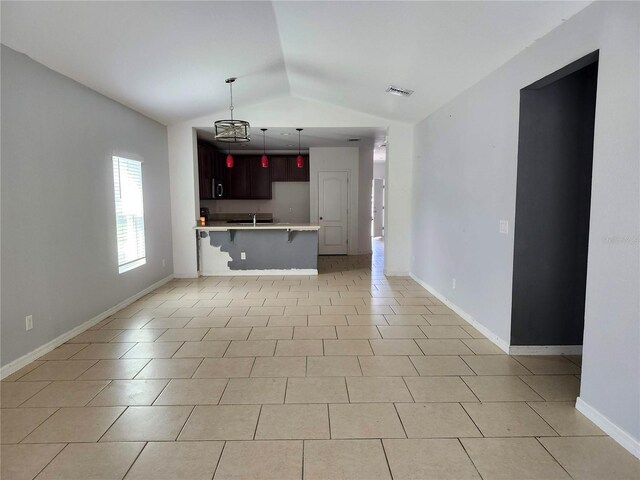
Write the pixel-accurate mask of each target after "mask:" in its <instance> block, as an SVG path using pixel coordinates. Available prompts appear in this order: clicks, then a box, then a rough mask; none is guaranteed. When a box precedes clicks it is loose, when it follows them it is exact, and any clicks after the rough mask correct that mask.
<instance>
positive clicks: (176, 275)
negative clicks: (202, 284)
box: [173, 272, 199, 278]
mask: <svg viewBox="0 0 640 480" xmlns="http://www.w3.org/2000/svg"><path fill="white" fill-rule="evenodd" d="M198 277H199V274H198V272H195V273H174V274H173V278H198Z"/></svg>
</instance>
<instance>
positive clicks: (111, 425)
mask: <svg viewBox="0 0 640 480" xmlns="http://www.w3.org/2000/svg"><path fill="white" fill-rule="evenodd" d="M95 408H119V407H95ZM129 408H130V406H129V405H127V406H126V407H124V409H123V410H122V412H120V414H119V415H118V416H117V417H116V418H115V419H114V420H113V422H111V423H110V424H109V426H108V427H107V428H106V429H105V431H104V432H102V435H100V437H99V438H98V440H96V442H95V443H100V440H102V438H103V437H104V436H105V435H106V434H107V432H108V431H109V430H111V427H113V426H114V425H115V424H116V422H117V421H118V420H120V418H121V417H122V416H123V415H124V412H126V411H127V410H129Z"/></svg>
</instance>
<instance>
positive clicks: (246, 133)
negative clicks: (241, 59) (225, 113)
mask: <svg viewBox="0 0 640 480" xmlns="http://www.w3.org/2000/svg"><path fill="white" fill-rule="evenodd" d="M235 81H236V77H231V78H227V79H226V80H225V83H228V84H229V96H230V98H231V104H230V105H229V111H230V112H231V119H230V120H218V121H216V122H215V123H214V127H215V131H216V136H215V138H216V140H217V141H219V142H226V143H242V142H248V141H250V140H251V132H250V128H251V125H249V122H247V121H245V120H235V119H234V118H233V82H235Z"/></svg>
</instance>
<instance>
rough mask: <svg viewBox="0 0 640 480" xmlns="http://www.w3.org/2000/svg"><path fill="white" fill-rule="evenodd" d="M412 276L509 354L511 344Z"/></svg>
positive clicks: (412, 275)
mask: <svg viewBox="0 0 640 480" xmlns="http://www.w3.org/2000/svg"><path fill="white" fill-rule="evenodd" d="M409 275H410V276H411V278H413V279H414V280H415V281H416V282H418V283H419V284H420V285H422V287H423V288H425V289H426V290H428V291H429V292H431V293H432V294H433V296H434V297H436V298H437V299H438V300H440V301H441V302H442V303H444V304H445V305H446V306H447V307H449V308H450V309H451V310H453V311H454V312H456V313H457V314H458V315H459V316H460V317H462V318H463V319H464V320H466V321H467V322H469V323H470V324H471V326H472V327H473V328H475V329H476V330H478V331H479V332H480V333H481V334H483V335H484V336H485V337H487V338H488V339H489V340H491V341H492V342H493V343H494V344H495V345H496V346H497V347H498V348H499V349H500V350H502V351H503V352H505V353H509V342H507V341H505V340H503V339H502V338H500V337H499V336H498V335H496V334H495V333H493V332H492V331H491V330H489V329H488V328H487V327H485V326H484V325H483V324H481V323H480V322H478V321H477V320H476V319H475V318H473V316H471V315H469V314H468V313H467V312H465V311H464V310H463V309H461V308H460V307H458V306H457V305H456V304H455V303H453V302H451V301H450V300H449V299H448V298H447V297H445V296H444V295H442V294H441V293H440V292H438V291H437V290H436V289H435V288H433V287H432V286H431V285H429V284H428V283H425V282H423V281H422V280H420V279H419V278H418V277H417V276H415V275H414V274H413V273H410V274H409Z"/></svg>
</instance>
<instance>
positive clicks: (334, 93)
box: [1, 1, 590, 124]
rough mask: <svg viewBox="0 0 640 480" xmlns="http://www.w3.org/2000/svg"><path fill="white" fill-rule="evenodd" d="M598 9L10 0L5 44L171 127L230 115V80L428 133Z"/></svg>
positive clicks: (571, 4) (257, 96)
mask: <svg viewBox="0 0 640 480" xmlns="http://www.w3.org/2000/svg"><path fill="white" fill-rule="evenodd" d="M588 3H590V2H585V1H558V2H553V1H552V2H548V1H545V2H538V1H498V2H488V1H484V2H481V1H478V2H473V1H472V2H419V1H418V2H405V1H397V2H396V1H354V2H348V1H345V2H342V1H310V2H306V1H304V2H303V1H299V2H287V1H278V2H263V1H256V2H244V1H242V2H238V1H235V2H234V1H227V2H213V1H205V2H182V1H174V2H82V1H81V2H55V1H52V2H29V1H20V2H14V1H3V2H2V5H1V9H2V12H1V13H2V25H1V27H2V37H1V38H2V43H4V44H5V45H7V46H9V47H11V48H13V49H14V50H17V51H20V52H23V53H25V54H27V55H29V56H30V57H32V58H33V59H34V60H36V61H38V62H40V63H43V64H44V65H46V66H48V67H50V68H52V69H53V70H56V71H58V72H60V73H62V74H64V75H67V76H69V77H70V78H73V79H74V80H77V81H78V82H80V83H83V84H85V85H87V86H88V87H90V88H92V89H94V90H96V91H98V92H100V93H102V94H104V95H106V96H108V97H110V98H113V99H115V100H117V101H119V102H121V103H123V104H125V105H128V106H130V107H132V108H134V109H136V110H138V111H140V112H142V113H144V114H146V115H148V116H150V117H152V118H154V119H156V120H158V121H160V122H162V123H164V124H173V123H177V122H179V121H182V120H186V119H189V118H194V117H198V116H202V115H206V114H208V113H211V112H215V111H219V110H222V109H224V108H226V107H227V106H228V103H229V102H228V87H227V85H226V84H225V83H224V80H225V78H227V77H230V76H236V77H239V80H238V82H237V83H236V84H235V86H234V97H235V100H236V101H235V103H236V105H237V106H238V107H239V108H240V107H241V106H242V105H247V104H250V103H255V102H259V101H264V100H266V99H269V98H273V97H278V96H282V95H289V94H291V95H296V96H302V97H309V98H312V99H316V100H320V101H325V102H329V103H333V104H337V105H341V106H345V107H349V108H352V109H355V110H358V111H362V112H366V113H370V114H374V115H378V116H381V117H385V118H389V119H396V120H402V121H408V122H416V121H419V120H421V119H422V118H424V117H426V116H427V115H428V114H430V113H431V112H433V111H434V110H435V109H437V108H438V107H439V106H441V105H443V104H445V103H446V102H447V101H449V100H450V99H451V98H453V97H455V96H456V95H457V94H459V93H460V92H462V91H463V90H465V89H466V88H468V87H470V86H471V85H473V84H474V83H476V82H478V81H479V80H480V79H482V78H483V77H484V76H486V75H487V74H488V73H490V72H491V71H493V70H495V69H496V68H498V67H499V66H500V65H502V64H503V63H505V62H506V61H507V60H509V59H510V58H511V57H513V56H514V55H516V54H517V53H518V52H520V51H521V50H523V49H524V48H526V47H527V46H528V45H530V44H531V43H533V42H534V41H535V40H536V39H537V38H539V37H541V36H543V35H544V34H546V33H548V32H549V31H551V30H552V29H553V28H555V27H556V26H558V25H560V24H561V23H562V21H563V20H565V19H567V18H569V17H571V16H572V15H574V14H575V13H577V12H578V11H579V10H581V9H582V8H584V7H585V6H586V5H587V4H588ZM389 84H394V85H397V86H400V87H405V88H409V89H412V90H415V93H414V95H413V96H412V97H410V98H400V97H395V96H391V95H389V94H387V93H385V92H384V90H385V88H386V87H387V86H388V85H389ZM249 120H250V119H249Z"/></svg>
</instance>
